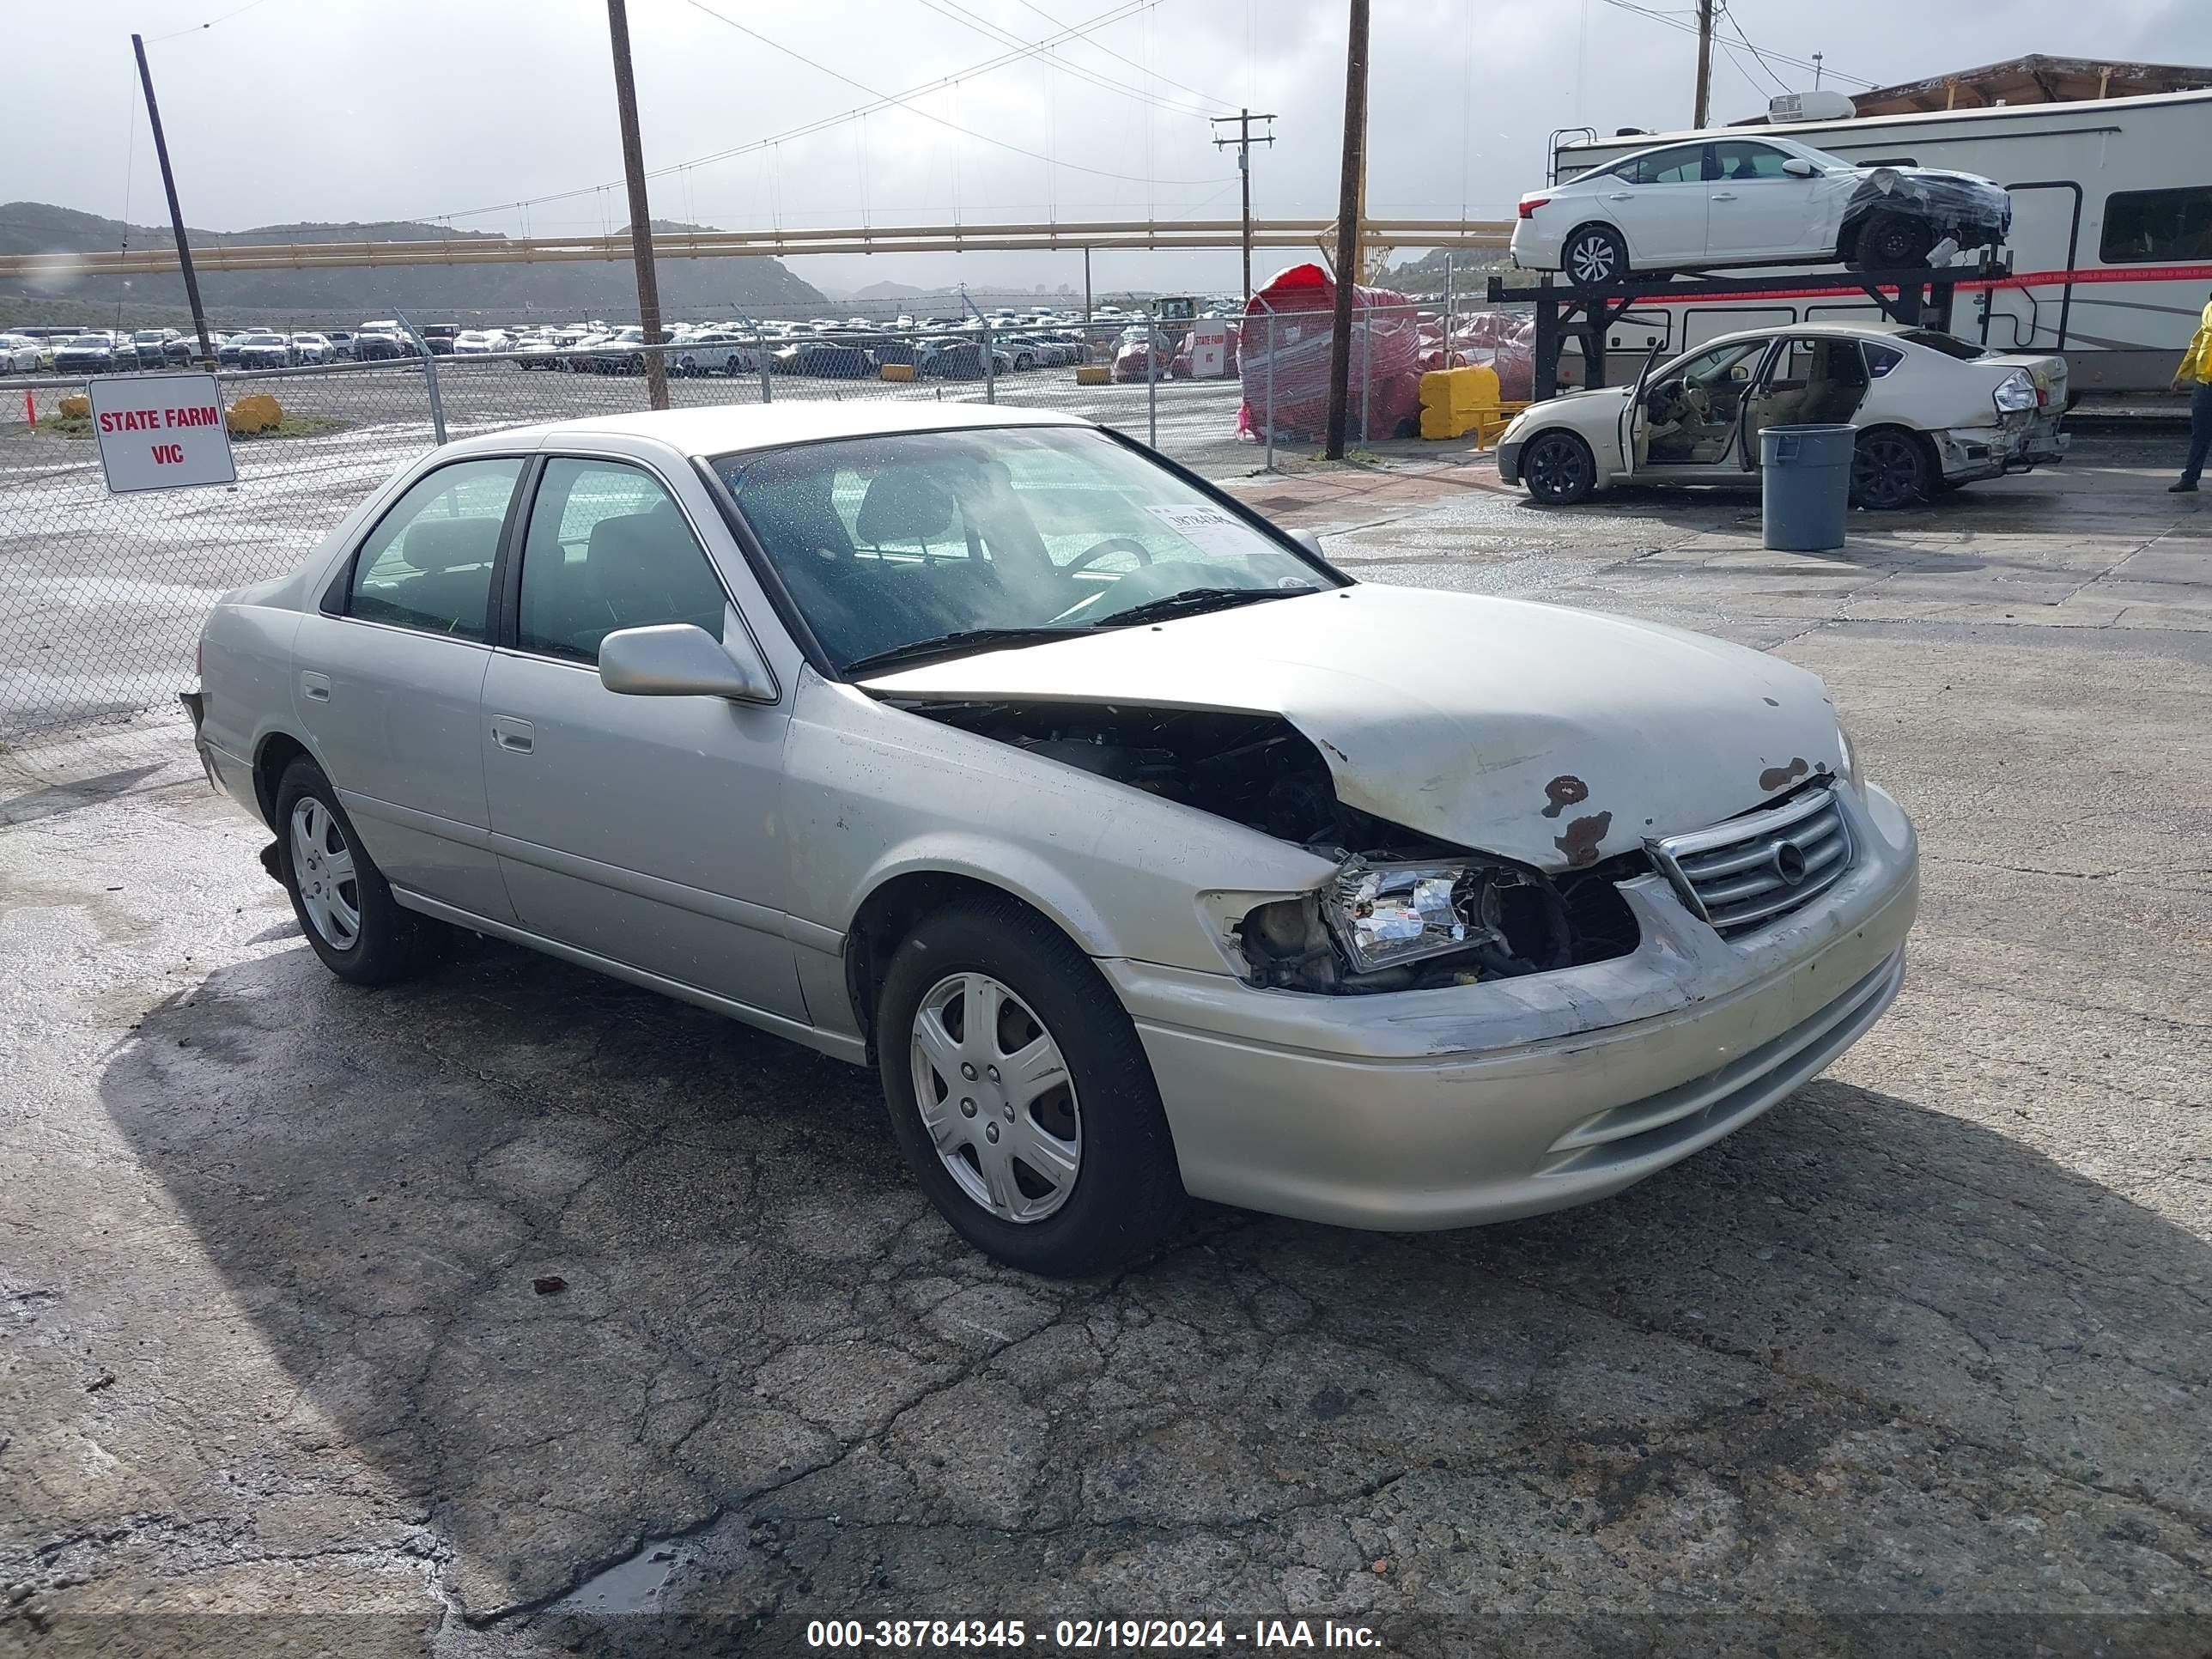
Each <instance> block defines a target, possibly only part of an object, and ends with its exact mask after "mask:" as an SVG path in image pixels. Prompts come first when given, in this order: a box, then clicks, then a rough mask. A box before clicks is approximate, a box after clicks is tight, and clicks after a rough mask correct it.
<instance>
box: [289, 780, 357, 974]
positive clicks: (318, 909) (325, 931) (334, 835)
mask: <svg viewBox="0 0 2212 1659" xmlns="http://www.w3.org/2000/svg"><path fill="white" fill-rule="evenodd" d="M292 879H293V881H294V883H295V884H296V885H297V886H298V888H299V890H300V905H301V908H302V909H304V910H306V911H307V920H308V921H310V922H312V923H313V924H314V929H315V931H316V932H317V933H320V934H321V935H322V936H323V939H324V940H325V942H326V943H327V944H328V945H330V946H331V948H332V949H333V950H337V951H350V950H351V949H353V947H354V945H355V944H356V941H358V940H359V939H360V938H361V888H360V884H359V882H358V880H357V878H356V875H355V872H354V860H353V848H351V847H350V846H349V845H348V844H347V842H346V838H345V831H344V830H343V829H340V828H338V821H337V816H336V815H335V814H334V813H332V812H331V809H330V808H329V807H327V806H325V805H324V804H323V803H322V802H321V801H319V800H318V799H315V798H314V797H313V795H307V796H303V797H302V798H301V799H300V800H299V801H298V802H297V803H295V805H294V806H293V808H292Z"/></svg>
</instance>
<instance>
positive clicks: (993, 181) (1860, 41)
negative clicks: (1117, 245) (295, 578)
mask: <svg viewBox="0 0 2212 1659" xmlns="http://www.w3.org/2000/svg"><path fill="white" fill-rule="evenodd" d="M1640 3H1643V4H1644V6H1645V8H1646V9H1648V10H1650V11H1656V12H1659V13H1662V14H1663V16H1662V17H1656V18H1655V17H1651V16H1647V15H1636V14H1635V13H1633V12H1632V11H1630V10H1628V9H1624V8H1623V6H1622V5H1620V3H1618V0H1375V4H1374V23H1373V29H1374V45H1373V70H1372V80H1371V91H1370V97H1371V100H1372V106H1373V111H1372V117H1371V125H1370V171H1369V185H1368V210H1369V212H1370V214H1372V215H1374V216H1378V217H1391V216H1404V217H1414V216H1419V217H1431V216H1456V215H1457V214H1459V213H1460V212H1461V211H1462V209H1464V210H1466V211H1467V212H1468V214H1470V215H1473V216H1476V217H1493V216H1498V215H1500V214H1502V213H1504V212H1506V211H1509V210H1510V204H1511V202H1512V200H1513V198H1514V197H1516V195H1518V194H1519V193H1520V192H1521V191H1523V190H1525V189H1528V188H1529V187H1530V186H1532V185H1535V184H1539V183H1541V181H1542V167H1543V158H1544V155H1545V146H1546V136H1547V133H1548V132H1549V131H1551V130H1552V129H1553V128H1556V127H1565V126H1575V125H1584V124H1587V125H1593V126H1595V127H1596V128H1598V129H1599V130H1600V131H1612V130H1613V128H1615V127H1620V126H1637V127H1649V128H1656V129H1666V128H1671V127H1679V126H1683V125H1687V124H1688V119H1689V115H1690V107H1691V93H1692V65H1693V61H1694V57H1695V41H1694V39H1693V38H1692V34H1690V33H1684V32H1683V31H1682V29H1681V28H1680V27H1674V26H1670V22H1669V21H1668V20H1673V21H1674V23H1675V24H1680V23H1681V22H1682V21H1685V20H1686V19H1688V18H1689V17H1691V16H1692V15H1694V8H1693V6H1692V0H1640ZM709 9H711V10H712V11H713V12H717V13H720V14H721V15H722V16H723V17H725V18H727V19H730V20H733V21H735V22H737V23H739V24H743V25H744V26H745V27H747V28H750V29H752V30H755V31H757V33H759V34H760V35H763V36H766V37H768V39H769V40H773V41H775V42H777V43H779V44H780V45H781V46H787V47H789V48H790V49H791V50H792V51H793V52H798V53H800V54H803V55H804V56H805V57H806V58H811V59H814V60H816V62H817V64H821V65H823V66H824V67H823V68H815V67H810V66H808V65H807V64H804V63H802V62H800V61H799V60H798V59H797V58H793V57H791V56H788V55H787V54H786V53H785V52H780V51H777V50H775V47H773V46H769V45H765V44H763V42H762V41H761V40H758V39H756V38H753V37H751V36H749V35H747V34H746V33H743V32H741V31H740V30H739V29H738V28H735V27H731V26H730V25H729V23H727V22H725V21H718V20H717V19H716V17H714V16H713V15H709ZM1729 13H1730V15H1731V21H1732V24H1733V25H1734V27H1730V25H1729V23H1724V24H1723V29H1722V38H1723V40H1725V41H1727V42H1729V50H1728V51H1727V52H1723V53H1722V54H1720V55H1719V56H1718V57H1717V59H1716V65H1715V70H1714V88H1715V90H1714V98H1713V103H1714V113H1715V116H1716V118H1719V119H1728V118H1734V117H1736V116H1740V115H1745V114H1749V113H1753V112H1756V111H1758V110H1759V109H1761V108H1763V107H1764V105H1765V99H1766V98H1767V97H1768V95H1770V94H1771V93H1773V92H1774V91H1776V90H1777V89H1778V85H1777V83H1778V82H1780V83H1784V84H1786V85H1787V86H1788V87H1790V88H1793V89H1794V88H1799V87H1802V86H1805V85H1808V84H1809V83H1810V81H1811V76H1809V74H1808V73H1806V72H1804V71H1803V70H1799V69H1796V68H1793V67H1791V66H1790V65H1789V64H1786V63H1784V62H1782V61H1780V59H1779V58H1778V54H1782V55H1786V56H1788V57H1790V58H1801V59H1808V60H1809V59H1810V58H1811V56H1812V54H1813V53H1814V52H1821V53H1823V54H1824V62H1825V68H1826V71H1827V72H1828V83H1829V84H1832V85H1838V86H1841V87H1843V88H1844V89H1845V90H1849V89H1850V88H1851V87H1852V86H1853V85H1854V84H1863V83H1864V82H1881V83H1888V82H1897V81H1901V80H1908V79H1914V78H1917V77H1919V76H1927V75H1933V74H1938V73H1941V72H1942V71H1945V70H1957V69H1963V68H1967V67H1970V66H1972V65H1974V64H1984V63H1988V62H1990V61H1992V60H1995V59H1998V58H2009V57H2014V56H2017V55H2019V54H2021V53H2023V52H2050V53H2057V54H2065V55H2078V56H2084V57H2097V58H2125V59H2150V60H2154V61H2160V62H2170V63H2190V64H2205V63H2212V0H1971V3H1958V4H1929V3H1928V0H1733V3H1732V4H1731V5H1730V6H1729ZM10 14H11V15H10V27H9V41H10V45H11V46H12V48H13V50H12V51H11V52H10V53H9V64H10V65H11V70H10V73H9V82H10V86H9V91H8V92H7V94H6V95H5V97H4V100H0V157H4V158H5V159H4V161H0V169H4V171H3V172H0V197H26V198H28V199H32V200H38V201H48V202H54V203H58V204H62V205H64V206H68V207H74V208H81V209H84V210H88V211H92V212H96V213H100V214H105V215H108V216H115V217H122V216H125V215H126V214H127V215H128V216H129V217H131V219H133V220H134V221H137V222H147V221H158V220H159V219H160V218H161V216H162V207H161V181H160V176H159V174H158V173H157V172H156V171H155V167H154V161H153V155H152V152H151V146H150V142H149V138H148V136H147V129H146V125H145V118H144V112H143V107H142V106H141V104H140V100H139V94H138V89H137V82H136V79H135V70H134V69H133V67H132V63H131V42H130V36H131V32H132V31H134V30H137V31H139V32H142V33H144V34H146V35H147V36H148V37H149V43H150V44H149V52H150V54H151V58H152V62H153V65H154V72H155V82H156V86H157V88H158V90H159V92H160V94H161V103H162V115H163V119H164V122H165V124H166V125H167V131H168V136H169V143H170V146H171V149H172V152H173V156H174V159H175V161H176V165H177V169H178V182H179V190H180V191H181V193H182V196H183V200H184V206H185V216H186V217H187V218H188V219H189V220H190V221H191V222H192V223H194V224H196V225H202V226H206V227H209V228H216V229H231V228H242V227H245V226H248V225H254V224H265V223H272V222H288V221H294V220H338V221H343V220H379V219H403V218H404V219H431V218H436V217H440V216H453V221H452V222H453V224H454V225H456V226H457V227H463V228H478V229H488V230H504V231H509V232H520V231H524V230H529V231H534V232H536V233H538V234H557V233H563V232H574V231H580V230H593V231H597V230H600V229H613V228H619V227H620V226H621V225H622V224H623V222H625V212H624V208H623V197H622V192H621V189H620V186H619V185H618V184H617V185H615V186H614V187H613V188H611V189H607V190H592V189H591V188H590V187H592V186H596V185H602V184H605V183H607V182H608V181H611V180H618V179H620V177H621V156H620V150H619V144H618V139H617V132H616V125H615V114H614V101H613V90H612V80H611V72H610V70H609V67H608V56H607V20H606V9H605V0H251V3H243V4H241V3H240V0H70V3H67V4H62V3H57V0H17V3H16V4H15V5H14V6H13V7H11V8H10ZM629 15H630V29H631V34H632V40H633V46H634V51H635V63H636V71H637V82H638V91H639V102H640V106H641V111H642V125H643V131H644V140H645V147H646V153H647V161H648V164H649V165H651V166H653V167H665V166H673V165H675V164H678V163H683V162H687V161H693V160H694V159H695V158H701V157H706V156H708V155H713V154H714V153H716V152H719V151H724V150H730V149H738V148H739V147H741V146H746V145H750V144H752V143H755V142H756V141H758V140H762V139H766V138H769V137H775V136H776V135H780V134H784V133H787V132H789V131H792V130H793V129H794V128H799V127H802V126H805V125H808V124H809V123H812V122H817V121H821V120H823V118H829V117H836V116H839V115H842V114H843V113H845V112H848V111H851V110H854V109H855V108H858V107H860V106H863V105H866V104H867V103H869V102H871V101H872V99H871V97H870V93H869V91H863V90H862V89H861V88H868V89H870V90H871V91H873V92H877V93H883V94H895V93H902V92H905V91H907V90H908V88H915V87H919V86H925V85H927V84H929V83H931V82H936V81H938V80H940V79H942V78H944V77H947V76H962V75H963V72H965V71H968V70H971V69H974V68H975V66H977V65H980V64H985V63H986V62H987V61H988V60H991V59H994V58H1000V57H1002V56H1006V55H1007V54H1010V53H1012V52H1017V51H1018V46H1017V45H1012V44H1009V42H1008V40H1007V39H1006V37H1008V36H1012V37H1017V38H1018V41H1024V42H1028V41H1036V40H1044V39H1047V38H1048V37H1050V36H1053V35H1054V34H1057V33H1062V32H1064V31H1065V30H1066V29H1067V28H1070V27H1079V26H1081V25H1083V24H1085V23H1086V22H1088V21H1091V20H1092V19H1096V18H1099V17H1113V18H1114V19H1115V21H1110V22H1108V23H1106V24H1104V25H1103V26H1102V27H1098V28H1097V30H1095V31H1094V32H1093V33H1090V34H1088V35H1086V36H1085V37H1083V38H1080V39H1078V40H1072V41H1070V42H1068V43H1067V44H1065V45H1063V46H1059V47H1057V48H1055V49H1054V52H1052V53H1050V54H1048V55H1047V54H1036V55H1031V56H1029V57H1026V58H1019V59H1018V61H1016V62H1013V63H1012V64H1007V65H1006V66H1004V67H1000V68H997V69H994V70H987V71H985V72H980V73H976V74H974V75H972V76H964V78H962V79H961V80H959V81H958V82H957V84H956V85H953V86H950V87H946V88H943V89H941V90H938V91H935V92H932V93H929V94H927V95H926V96H923V97H921V98H920V99H918V100H915V105H916V106H917V107H916V108H915V109H909V108H905V107H892V108H890V109H887V110H884V111H882V112H878V113H875V114H872V115H870V116H868V117H866V118H865V119H862V120H851V121H841V122H836V123H835V124H833V125H828V126H826V127H824V128H823V130H822V131H817V132H815V133H813V134H811V136H805V137H793V138H789V139H787V140H785V141H784V142H781V143H777V144H775V145H774V146H773V147H772V148H768V149H755V150H753V151H752V152H751V153H748V154H740V155H734V156H731V157H729V158H728V159H725V160H720V161H699V163H698V164H697V165H696V166H690V167H683V168H682V169H681V170H679V171H678V172H676V173H671V174H669V175H667V176H664V177H662V178H659V179H655V180H654V181H653V212H654V214H655V216H659V217H666V218H676V219H688V220H692V221H696V222H703V223H708V224H713V225H718V226H723V227H728V228H748V227H754V226H761V225H767V224H781V225H785V226H799V225H856V224H860V223H864V222H867V223H879V224H900V223H904V224H920V223H946V222H952V221H955V220H967V221H975V222H1011V221H1028V220H1036V219H1043V218H1058V219H1062V220H1075V219H1124V218H1133V217H1142V216H1146V215H1148V214H1158V215H1159V216H1180V217H1208V218H1211V217H1217V216H1218V217H1231V216H1234V215H1235V213H1236V211H1237V184H1236V171H1235V167H1234V162H1233V158H1231V156H1228V155H1224V154H1222V153H1221V152H1218V151H1217V150H1216V149H1213V148H1212V144H1211V143H1209V139H1210V137H1211V136H1212V132H1213V131H1214V130H1213V129H1212V127H1210V126H1209V125H1207V124H1206V120H1205V119H1204V118H1203V117H1204V116H1205V115H1207V114H1214V113H1220V112H1225V111H1233V110H1234V109H1236V108H1237V107H1238V106H1249V107H1251V108H1253V109H1255V110H1267V111H1273V112H1275V113H1276V114H1277V116H1278V117H1279V118H1278V120H1277V121H1276V122H1275V124H1274V131H1275V134H1276V138H1277V143H1276V144H1275V147H1274V148H1273V149H1262V150H1259V151H1257V152H1255V160H1254V166H1255V173H1254V179H1255V190H1254V204H1253V205H1254V211H1255V214H1258V215H1260V216H1319V215H1326V214H1328V213H1331V212H1333V211H1334V202H1335V190H1336V176H1337V173H1336V169H1337V146H1338V143H1339V142H1340V130H1341V123H1342V119H1343V99H1344V79H1343V62H1344V35H1345V15H1346V4H1345V3H1344V0H806V3H805V4H793V3H791V0H775V3H765V0H629ZM203 23H211V25H212V26H211V27H205V28H202V27H197V26H198V25H200V24H203ZM1739 27H1740V29H1741V35H1742V36H1746V37H1748V39H1749V40H1750V41H1751V42H1752V43H1753V45H1754V46H1757V47H1758V48H1759V51H1760V52H1765V54H1767V61H1766V64H1764V65H1763V64H1761V63H1760V62H1759V60H1758V59H1757V58H1756V57H1755V55H1754V54H1753V52H1752V51H1750V50H1749V49H1747V47H1746V46H1743V45H1742V44H1741V41H1740V40H1739V36H1738V34H1737V33H1736V32H1735V31H1736V28H1739ZM161 37H167V38H161ZM839 76H846V77H849V79H840V78H839ZM854 82H858V83H860V84H859V85H858V86H856V85H854ZM917 110H918V111H919V112H917ZM932 117H934V118H935V119H932ZM948 124H949V125H948ZM957 129H967V130H968V131H967V132H963V131H958V130H957ZM971 134H973V135H981V136H980V137H978V136H970V135H971ZM994 140H995V141H997V142H996V143H993V142H991V141H994ZM1007 146H1012V147H1014V148H1012V149H1009V148H1006V147H1007ZM1023 151H1026V152H1032V153H1033V154H1022V153H1018V152H1023ZM1085 169H1089V170H1088V171H1086V170H1085ZM576 190H584V191H586V193H585V194H582V195H580V196H574V197H570V198H569V199H566V200H557V201H544V200H541V201H538V202H536V203H535V204H533V205H532V206H530V207H528V208H526V209H512V208H507V209H502V210H501V211H497V212H493V213H473V214H472V213H471V210H476V209H480V208H484V207H488V206H492V205H495V204H511V203H515V202H519V201H522V200H524V199H526V198H537V197H551V196H554V195H556V194H557V193H559V192H562V191H576ZM1235 258H1236V256H1235V255H1234V254H1233V253H1223V254H1218V255H1213V254H1188V255H1180V256H1175V257H1174V258H1147V257H1146V256H1143V255H1135V254H1122V255H1115V256H1110V257H1109V256H1103V255H1102V256H1100V257H1099V259H1098V262H1097V280H1098V283H1099V284H1100V286H1101V287H1102V288H1105V287H1109V286H1113V285H1116V284H1127V283H1143V284H1145V285H1146V286H1163V285H1169V284H1170V283H1187V284H1189V285H1191V286H1214V285H1227V284H1230V283H1233V282H1234V279H1235V270H1236V264H1235ZM1261 263H1262V264H1267V263H1268V261H1267V257H1266V256H1262V259H1261ZM793 269H794V270H797V271H798V272H799V274H800V275H801V276H805V277H807V278H808V279H809V280H811V281H813V282H816V283H820V284H824V285H828V286H831V287H836V288H852V287H858V286H860V285H861V284H863V283H869V282H873V281H877V280H881V279H885V278H890V279H895V280H899V281H905V282H914V283H942V282H948V281H951V280H966V281H969V282H971V283H977V284H979V285H981V284H992V283H1006V282H1012V283H1023V284H1028V283H1059V282H1074V283H1080V282H1081V280H1082V276H1081V264H1080V260H1079V258H1077V257H1076V256H1073V255H1024V256H1014V255H969V256H963V257H956V256H943V257H931V258H873V259H868V258H859V257H853V258H815V259H802V260H799V261H796V262H794V264H793Z"/></svg>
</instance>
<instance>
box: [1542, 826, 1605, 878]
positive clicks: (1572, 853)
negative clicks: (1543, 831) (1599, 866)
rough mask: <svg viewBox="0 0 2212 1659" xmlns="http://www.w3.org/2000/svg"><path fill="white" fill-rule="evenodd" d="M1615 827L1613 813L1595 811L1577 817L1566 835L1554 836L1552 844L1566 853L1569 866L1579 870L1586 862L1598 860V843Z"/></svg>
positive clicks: (1593, 862) (1568, 827) (1590, 862)
mask: <svg viewBox="0 0 2212 1659" xmlns="http://www.w3.org/2000/svg"><path fill="white" fill-rule="evenodd" d="M1612 828H1613V814H1612V813H1610V812H1593V813H1591V814H1590V815H1589V817H1582V818H1577V819H1576V820H1575V821H1574V822H1573V823H1571V824H1569V825H1568V826H1567V833H1566V834H1565V835H1564V836H1553V838H1552V845H1553V846H1554V847H1556V848H1559V851H1560V852H1561V853H1562V854H1565V858H1566V860H1567V868H1569V869H1570V870H1579V869H1581V868H1582V867H1583V866H1584V865H1585V864H1595V863H1596V862H1597V849H1598V843H1599V842H1602V841H1603V840H1604V839H1605V832H1606V831H1607V830H1608V829H1612Z"/></svg>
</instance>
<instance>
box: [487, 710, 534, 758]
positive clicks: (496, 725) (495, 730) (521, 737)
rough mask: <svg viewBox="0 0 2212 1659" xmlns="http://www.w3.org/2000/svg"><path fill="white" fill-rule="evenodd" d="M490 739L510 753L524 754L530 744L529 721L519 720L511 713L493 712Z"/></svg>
mask: <svg viewBox="0 0 2212 1659" xmlns="http://www.w3.org/2000/svg"><path fill="white" fill-rule="evenodd" d="M491 740H492V741H493V742H494V743H495V744H498V745H499V746H500V747H501V748H502V749H504V750H507V753H508V754H510V755H526V754H528V753H529V752H530V746H531V735H530V722H529V721H528V720H517V719H515V717H514V716H513V715H512V714H494V715H493V716H492V717H491Z"/></svg>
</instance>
